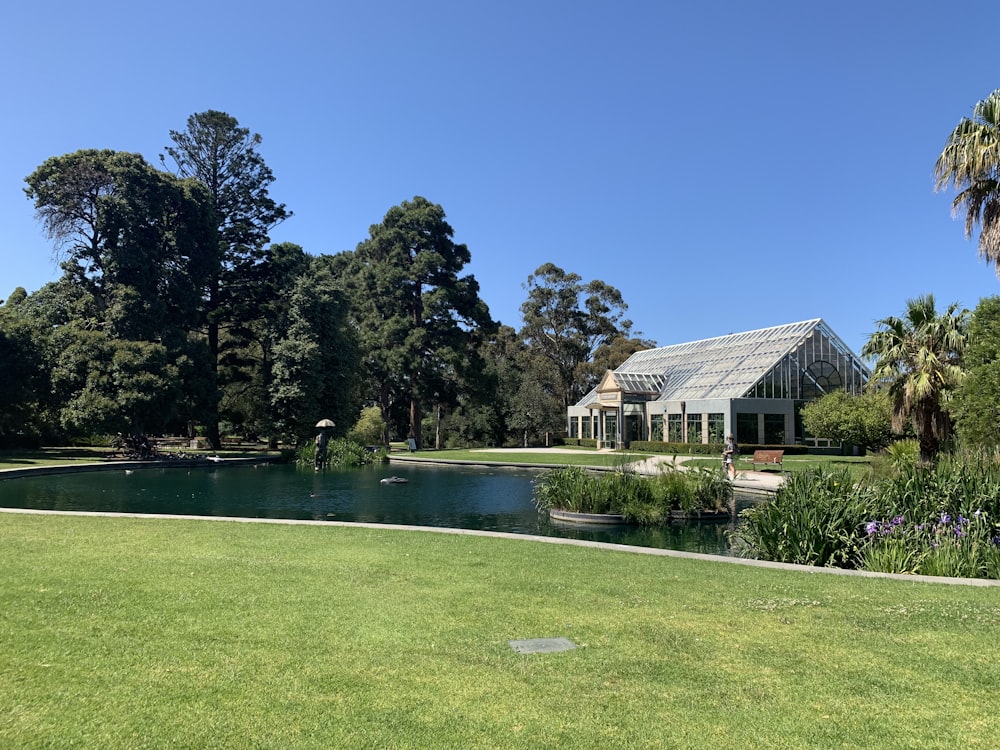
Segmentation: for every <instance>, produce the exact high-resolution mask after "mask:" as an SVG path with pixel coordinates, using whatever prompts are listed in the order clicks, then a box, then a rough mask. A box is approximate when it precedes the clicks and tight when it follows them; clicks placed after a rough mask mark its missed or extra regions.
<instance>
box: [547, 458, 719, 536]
mask: <svg viewBox="0 0 1000 750" xmlns="http://www.w3.org/2000/svg"><path fill="white" fill-rule="evenodd" d="M732 493H733V487H732V483H731V482H730V481H729V479H728V478H727V477H725V476H724V475H723V474H721V473H720V472H718V471H712V470H711V469H694V470H688V471H679V470H677V469H666V470H664V471H661V473H660V474H658V475H656V476H654V477H644V476H641V475H639V474H636V473H635V472H632V471H627V470H618V471H613V472H604V473H599V474H595V473H592V472H590V471H587V470H586V469H583V468H580V467H578V466H570V467H566V468H564V469H555V470H553V471H549V472H546V473H545V474H542V475H541V476H540V477H539V478H538V479H537V480H536V481H535V505H536V506H537V507H538V508H539V510H545V511H548V510H552V509H555V510H565V511H570V512H573V513H611V514H616V515H621V516H623V517H624V518H625V520H627V521H631V522H634V523H641V524H645V525H650V526H653V525H657V524H662V523H667V522H669V521H670V517H671V512H672V511H683V512H685V513H696V512H699V511H721V510H724V509H726V508H727V506H728V503H729V500H730V498H731V497H732Z"/></svg>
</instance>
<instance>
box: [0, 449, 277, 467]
mask: <svg viewBox="0 0 1000 750" xmlns="http://www.w3.org/2000/svg"><path fill="white" fill-rule="evenodd" d="M262 452H265V453H266V452H267V451H265V450H221V451H212V450H184V451H181V453H183V454H184V455H185V456H190V457H192V458H196V457H199V456H216V455H218V456H222V457H224V458H243V457H250V456H260V455H261V453H262ZM111 453H112V449H111V448H101V447H90V448H88V447H58V448H38V449H37V450H23V449H22V450H10V451H0V469H23V468H27V467H29V466H65V465H72V464H83V463H100V462H103V461H107V460H108V459H109V457H110V455H111ZM270 454H271V455H274V456H275V457H278V456H280V455H281V454H280V453H279V452H277V451H271V452H270Z"/></svg>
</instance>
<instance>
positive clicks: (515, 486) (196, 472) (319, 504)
mask: <svg viewBox="0 0 1000 750" xmlns="http://www.w3.org/2000/svg"><path fill="white" fill-rule="evenodd" d="M539 473H540V472H539V471H537V470H528V469H502V468H489V469H487V468H482V467H451V466H449V467H443V466H421V465H396V464H393V465H391V466H389V465H381V466H376V467H366V468H363V469H346V470H336V469H334V470H328V471H323V472H314V471H312V470H303V469H298V468H296V467H294V466H288V465H258V466H219V467H211V468H208V467H206V468H196V469H185V468H142V469H136V470H134V471H128V472H127V471H125V470H121V471H101V472H81V473H73V474H61V475H53V476H39V477H23V478H18V479H11V480H7V481H3V482H0V507H11V508H33V509H43V510H84V511H113V512H121V513H154V514H182V515H199V516H228V517H245V518H292V519H311V520H316V521H345V522H364V523H384V524H407V525H414V526H435V527H445V528H461V529H482V530H488V531H502V532H508V533H514V534H535V535H540V536H555V537H563V538H572V539H586V540H591V541H600V542H610V543H613V544H630V545H637V546H642V547H656V548H661V549H677V550H685V551H688V552H701V553H708V554H728V551H729V545H728V540H727V536H726V531H727V529H731V528H733V521H732V520H730V522H728V523H727V522H718V521H714V522H708V523H702V524H698V523H688V524H684V525H671V526H668V527H665V528H641V527H635V526H627V525H622V526H610V527H606V526H600V527H591V526H590V525H575V526H574V525H563V524H556V523H552V522H550V521H549V520H548V518H547V517H545V516H544V515H542V514H539V513H538V512H537V511H536V509H535V506H534V502H533V499H532V480H533V479H534V478H535V477H537V476H538V474H539ZM389 476H398V477H402V478H404V479H406V480H407V482H406V483H401V484H383V483H382V482H381V480H382V479H384V478H387V477H389ZM750 502H752V499H751V498H737V507H738V508H740V507H745V506H746V505H747V504H749V503H750Z"/></svg>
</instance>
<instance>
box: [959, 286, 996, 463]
mask: <svg viewBox="0 0 1000 750" xmlns="http://www.w3.org/2000/svg"><path fill="white" fill-rule="evenodd" d="M965 366H966V376H965V378H964V379H963V380H962V384H961V385H960V386H959V388H958V391H957V392H956V394H955V400H954V408H953V412H954V415H955V429H956V432H957V433H958V436H959V438H960V439H961V440H962V442H963V443H966V444H969V445H975V446H990V447H996V446H1000V297H986V298H984V299H982V300H980V301H979V304H978V305H976V309H975V310H973V311H972V317H971V319H970V321H969V340H968V343H967V345H966V348H965Z"/></svg>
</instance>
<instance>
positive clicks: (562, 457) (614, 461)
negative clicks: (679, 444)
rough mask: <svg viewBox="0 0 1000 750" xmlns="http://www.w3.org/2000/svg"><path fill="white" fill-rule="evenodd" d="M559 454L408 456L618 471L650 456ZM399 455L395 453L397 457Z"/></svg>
mask: <svg viewBox="0 0 1000 750" xmlns="http://www.w3.org/2000/svg"><path fill="white" fill-rule="evenodd" d="M567 450H569V451H572V452H571V453H566V452H559V453H554V452H553V453H548V452H540V451H539V452H530V451H519V450H518V449H517V448H495V449H492V450H482V449H479V450H437V451H435V450H423V451H414V452H412V453H406V454H405V455H408V456H413V457H414V458H428V459H439V460H446V461H499V462H506V463H511V464H559V465H560V466H607V467H611V468H614V467H617V466H622V465H623V464H626V463H628V462H629V461H641V460H642V459H644V458H648V457H649V456H650V454H648V453H626V452H624V451H615V452H606V451H597V450H594V449H593V448H560V451H567ZM396 454H397V452H394V455H396Z"/></svg>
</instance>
